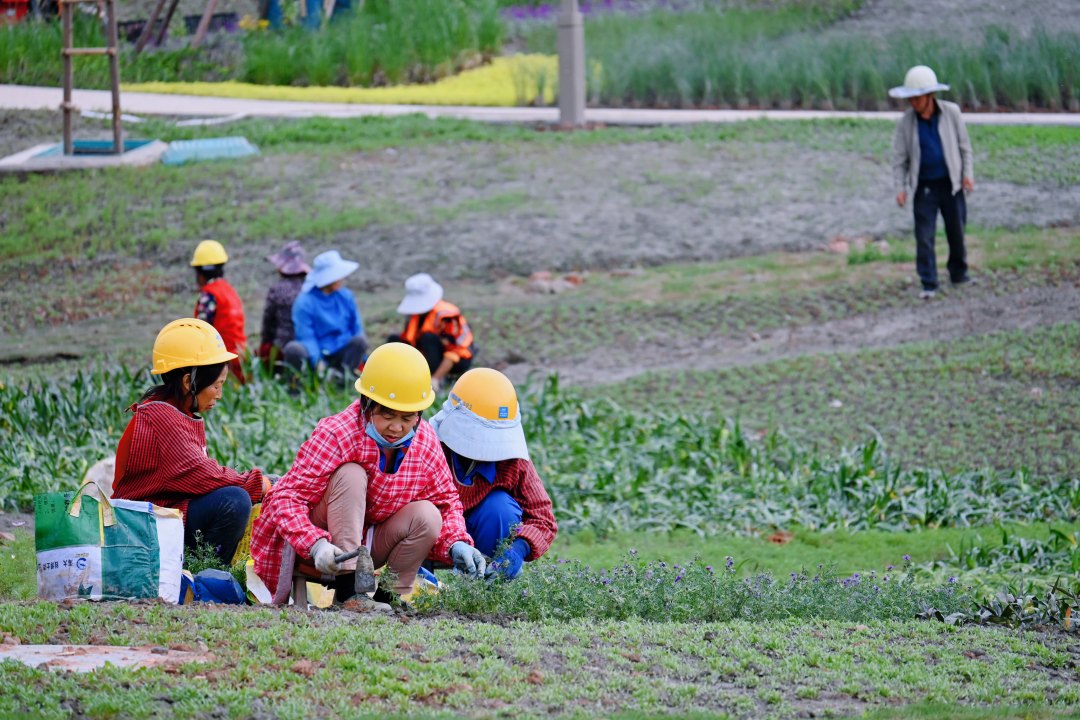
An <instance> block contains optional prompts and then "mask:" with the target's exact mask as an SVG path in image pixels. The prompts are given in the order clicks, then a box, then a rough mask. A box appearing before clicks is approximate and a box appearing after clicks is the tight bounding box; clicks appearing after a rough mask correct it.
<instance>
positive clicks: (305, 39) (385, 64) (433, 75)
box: [242, 0, 503, 86]
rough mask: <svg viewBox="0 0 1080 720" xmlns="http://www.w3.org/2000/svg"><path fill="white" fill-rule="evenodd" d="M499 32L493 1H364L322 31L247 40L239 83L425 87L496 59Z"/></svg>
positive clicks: (298, 31) (290, 32)
mask: <svg viewBox="0 0 1080 720" xmlns="http://www.w3.org/2000/svg"><path fill="white" fill-rule="evenodd" d="M502 34H503V25H502V22H501V20H500V19H499V16H498V11H497V8H496V6H495V4H494V2H493V1H492V0H395V1H394V2H390V0H368V2H366V3H364V8H363V11H362V12H359V13H355V14H353V15H351V16H349V17H347V18H344V19H342V20H341V21H339V22H333V23H331V24H330V25H329V27H327V28H326V29H325V30H324V31H322V32H317V33H312V32H310V31H308V30H305V29H303V28H292V29H288V30H285V31H284V32H282V33H278V34H274V33H270V34H266V33H264V34H258V35H252V36H249V37H248V38H247V39H246V41H245V56H246V60H247V64H246V68H245V71H244V74H243V78H242V79H243V80H245V81H247V82H251V83H257V84H262V85H346V86H351V85H359V86H370V85H387V84H390V85H395V84H400V83H405V82H426V81H430V80H434V79H437V78H439V77H444V76H446V75H450V74H452V73H454V72H457V71H458V70H460V69H461V67H462V66H463V65H464V64H467V63H470V62H476V61H477V60H478V59H479V58H480V57H481V56H487V57H490V56H492V55H494V54H495V53H496V52H497V51H498V49H499V47H500V45H501V43H502Z"/></svg>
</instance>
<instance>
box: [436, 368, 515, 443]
mask: <svg viewBox="0 0 1080 720" xmlns="http://www.w3.org/2000/svg"><path fill="white" fill-rule="evenodd" d="M431 427H433V428H434V429H435V433H436V434H437V435H438V436H439V440H440V441H441V442H442V443H443V445H446V447H448V448H450V449H451V450H453V451H454V452H455V453H457V454H458V455H460V456H462V457H466V458H469V459H471V460H479V461H481V462H498V461H500V460H510V459H512V458H521V459H524V460H528V459H529V445H528V443H527V442H526V441H525V430H524V428H523V427H522V425H521V412H520V410H519V408H518V399H517V393H516V392H515V391H514V384H513V383H511V382H510V378H508V377H506V376H505V375H503V374H502V373H501V372H499V371H498V370H493V369H491V368H474V369H472V370H469V371H468V372H467V373H465V374H464V375H462V376H461V377H460V378H458V381H457V382H456V383H454V387H453V388H452V389H451V390H450V397H448V398H447V399H446V402H445V403H443V406H442V409H441V410H439V412H437V413H436V414H435V417H433V418H431Z"/></svg>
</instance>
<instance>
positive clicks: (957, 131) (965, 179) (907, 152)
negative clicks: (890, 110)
mask: <svg viewBox="0 0 1080 720" xmlns="http://www.w3.org/2000/svg"><path fill="white" fill-rule="evenodd" d="M948 89H949V86H948V85H944V84H942V83H939V82H938V80H937V76H936V75H935V74H934V71H933V70H931V69H930V68H928V67H926V66H925V65H916V66H915V67H913V68H911V69H910V70H908V72H907V75H906V76H905V77H904V84H903V85H901V86H900V87H894V88H892V89H891V90H889V96H890V97H894V98H902V99H906V100H907V101H908V102H909V103H910V104H911V107H910V108H909V109H908V110H907V111H905V112H904V115H903V117H901V118H900V122H899V124H898V125H897V126H896V135H895V137H894V138H893V179H894V181H895V184H896V204H897V205H899V206H900V207H904V205H905V204H907V199H908V192H909V191H911V192H912V193H913V202H912V205H913V207H914V210H915V268H916V270H917V271H918V273H919V280H921V281H922V294H921V295H920V297H922V298H923V299H924V300H928V299H930V298H932V297H933V296H934V293H935V292H937V289H938V275H937V257H936V256H935V254H934V233H935V231H936V229H937V215H938V212H940V213H941V218H942V220H943V221H944V222H945V235H946V237H947V238H948V240H949V262H948V268H949V279H950V280H952V283H953V285H960V284H962V283H966V282H969V281H970V278H969V276H968V266H967V257H966V251H965V249H964V226H965V224H966V223H967V204H966V202H965V200H964V193H965V192H971V191H972V190H974V189H975V175H974V165H973V163H974V159H973V156H972V152H971V140H970V139H969V138H968V132H967V128H966V127H965V126H964V119H963V117H962V116H961V115H960V106H958V105H957V104H955V103H951V102H946V101H944V100H938V99H936V98H935V97H934V93H936V92H938V91H939V90H948Z"/></svg>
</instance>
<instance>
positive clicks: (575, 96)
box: [558, 0, 585, 127]
mask: <svg viewBox="0 0 1080 720" xmlns="http://www.w3.org/2000/svg"><path fill="white" fill-rule="evenodd" d="M558 47H559V124H560V125H563V126H566V127H579V126H581V125H584V124H585V21H584V18H582V16H581V11H580V10H579V9H578V0H562V8H561V9H560V11H559V31H558Z"/></svg>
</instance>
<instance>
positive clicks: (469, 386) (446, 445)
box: [431, 368, 558, 580]
mask: <svg viewBox="0 0 1080 720" xmlns="http://www.w3.org/2000/svg"><path fill="white" fill-rule="evenodd" d="M431 426H432V427H433V428H435V432H436V433H437V434H438V436H439V440H441V441H442V444H443V449H444V451H445V453H446V461H447V464H449V465H450V470H451V472H452V473H453V475H454V480H455V482H456V484H457V490H458V493H459V494H460V495H461V502H462V506H463V507H464V509H465V528H466V529H467V530H468V531H469V534H470V535H471V536H472V537H473V540H475V542H476V547H477V549H478V550H480V552H482V553H484V555H486V556H488V557H494V558H495V560H494V562H492V563H491V565H489V566H488V574H489V575H491V574H495V573H499V574H500V575H502V576H503V577H505V578H507V579H510V580H512V579H514V578H515V577H517V576H518V573H520V572H521V566H522V563H524V562H525V561H526V560H530V561H531V560H536V559H537V558H539V557H541V556H542V555H543V554H544V553H546V552H547V551H548V548H550V547H551V543H552V541H553V540H554V539H555V533H556V532H557V531H558V526H557V525H556V524H555V513H554V512H552V508H551V498H550V497H548V494H547V490H545V489H544V483H543V482H542V481H541V480H540V476H539V475H538V474H537V472H536V468H535V467H534V466H533V464H532V461H531V460H529V448H528V445H526V443H525V432H524V430H523V429H522V426H521V410H520V408H519V406H518V399H517V393H516V392H515V391H514V385H513V383H511V382H510V379H509V378H507V377H506V376H505V375H503V374H502V373H501V372H499V371H498V370H492V369H490V368H474V369H472V370H469V371H468V372H467V373H465V374H464V375H462V376H461V378H460V379H459V380H458V381H457V382H456V383H454V387H453V388H452V389H451V390H450V397H449V398H447V400H446V402H445V403H444V404H443V407H442V410H440V411H439V412H438V413H437V414H436V415H435V417H433V418H431ZM500 545H505V549H504V550H502V552H501V553H499V554H498V556H497V557H496V551H497V550H498V548H499V547H500Z"/></svg>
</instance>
